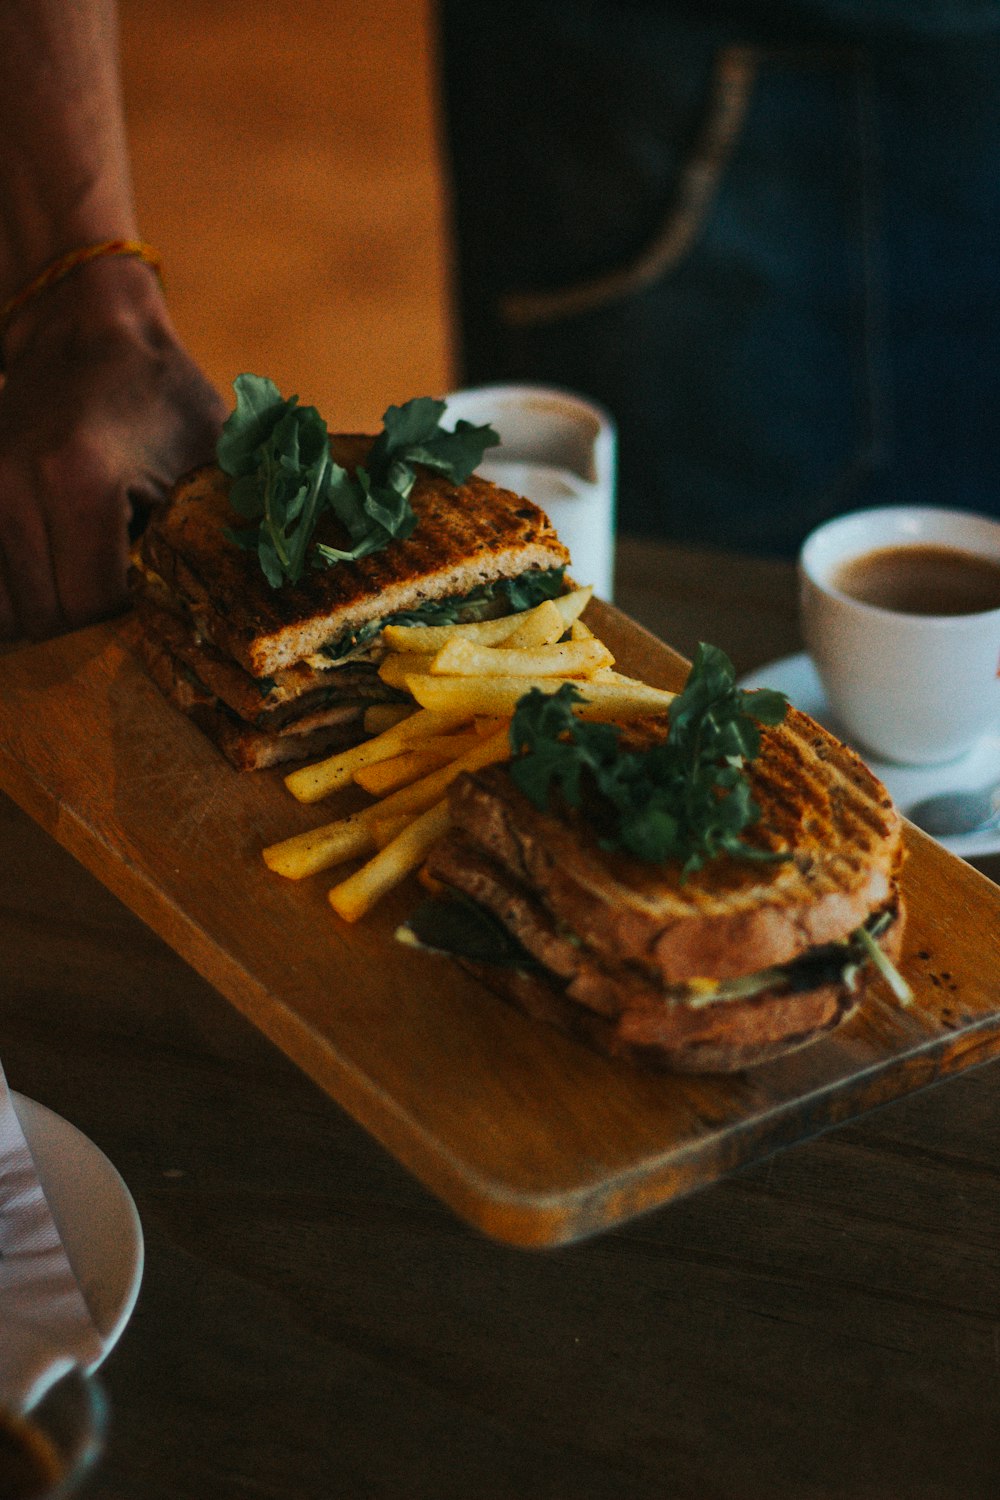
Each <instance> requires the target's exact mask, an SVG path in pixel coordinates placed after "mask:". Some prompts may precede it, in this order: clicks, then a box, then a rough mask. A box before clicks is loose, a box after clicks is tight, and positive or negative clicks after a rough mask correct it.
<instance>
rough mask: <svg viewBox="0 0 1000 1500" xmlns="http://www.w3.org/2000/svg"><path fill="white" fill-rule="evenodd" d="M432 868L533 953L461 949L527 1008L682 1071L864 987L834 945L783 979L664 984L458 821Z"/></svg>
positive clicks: (731, 1055)
mask: <svg viewBox="0 0 1000 1500" xmlns="http://www.w3.org/2000/svg"><path fill="white" fill-rule="evenodd" d="M426 873H427V875H428V876H429V879H430V883H431V884H432V886H433V887H434V888H435V889H440V888H441V887H443V888H444V889H445V890H452V891H458V892H460V893H461V894H462V895H463V896H465V897H467V898H468V899H469V900H471V901H473V902H474V903H475V904H476V905H477V906H480V907H482V908H484V909H485V910H486V911H488V912H490V913H492V915H493V916H494V917H496V918H497V919H498V920H499V921H500V922H501V923H502V924H503V926H504V927H505V928H506V929H507V931H508V932H510V933H511V934H512V935H513V936H514V937H515V938H516V939H517V940H518V942H519V943H520V945H521V947H522V948H523V950H524V954H525V959H526V962H525V964H524V965H518V964H517V963H515V962H513V961H509V962H506V963H504V964H502V965H493V964H487V963H474V962H472V961H470V960H469V959H467V958H461V959H459V962H460V963H461V965H462V967H463V968H465V969H466V970H467V972H469V973H471V974H473V975H474V976H475V977H476V978H477V979H479V980H480V981H482V982H483V983H484V984H486V985H487V986H488V988H490V989H492V990H493V991H494V992H495V993H497V994H499V995H501V996H503V997H504V998H505V999H507V1000H510V1001H511V1002H512V1003H514V1004H515V1005H517V1007H518V1008H519V1009H521V1010H523V1011H525V1013H526V1014H528V1015H530V1016H532V1017H534V1018H535V1019H538V1020H544V1021H546V1022H548V1023H549V1024H551V1025H554V1026H557V1027H558V1028H559V1029H560V1030H561V1031H565V1032H567V1033H569V1034H570V1035H572V1036H575V1037H578V1038H579V1039H581V1040H583V1041H586V1042H588V1043H589V1044H590V1045H592V1046H596V1047H597V1048H598V1049H599V1050H600V1051H602V1052H604V1053H606V1054H607V1055H608V1056H610V1057H618V1058H626V1059H628V1060H629V1061H632V1062H642V1063H645V1064H651V1065H654V1066H658V1067H664V1068H669V1069H671V1070H673V1071H679V1072H699V1073H702V1072H733V1071H736V1070H739V1069H743V1068H745V1067H748V1066H751V1065H757V1064H759V1063H761V1062H765V1061H768V1060H770V1059H772V1058H775V1057H777V1056H780V1055H783V1054H784V1053H786V1052H790V1051H793V1050H796V1049H797V1048H799V1047H802V1046H804V1045H805V1044H806V1043H807V1042H810V1041H813V1040H815V1039H816V1038H817V1037H818V1036H820V1035H821V1034H822V1033H823V1032H824V1031H828V1030H830V1029H832V1028H833V1027H835V1026H837V1025H839V1024H840V1023H841V1022H842V1021H843V1020H845V1019H847V1017H848V1016H850V1015H851V1014H852V1013H853V1011H854V1010H855V1009H856V1007H857V1005H858V1004H859V1003H860V1000H861V998H862V996H863V994H864V987H863V984H862V983H861V982H856V983H855V985H854V986H853V987H848V986H847V985H845V984H844V983H843V982H842V981H841V980H840V978H839V977H836V976H837V970H838V967H839V965H838V961H837V959H836V957H835V956H832V955H831V954H830V952H829V950H823V952H822V953H819V952H817V951H815V950H814V951H813V953H812V954H811V955H809V956H807V958H806V961H805V962H800V963H799V965H798V970H797V972H796V970H795V969H789V970H786V971H784V974H785V975H786V976H787V979H786V982H782V981H781V980H780V979H779V978H778V977H777V976H774V977H772V975H773V971H769V972H768V975H767V976H766V978H765V979H763V980H762V987H761V988H759V989H758V990H757V991H756V992H755V993H753V994H749V995H737V996H725V995H722V994H720V995H718V996H713V994H712V993H711V991H709V992H707V993H705V992H699V991H694V992H692V991H690V990H687V989H685V987H683V986H677V987H674V988H668V987H665V986H662V985H659V984H657V982H656V981H655V980H653V979H651V978H650V976H649V975H648V974H646V973H644V972H643V971H642V970H640V969H639V968H637V967H636V966H634V965H632V964H629V963H628V962H623V963H617V964H616V963H612V962H611V961H610V960H608V959H607V958H606V957H602V956H599V955H596V954H594V953H591V952H589V951H588V950H587V948H586V946H585V944H583V943H581V941H580V938H579V936H578V935H576V934H574V933H570V932H569V931H568V930H567V929H566V927H565V926H564V925H563V924H561V923H559V922H557V921H556V920H555V919H554V918H553V916H552V914H551V913H550V912H549V911H547V910H546V908H545V907H544V905H543V904H542V903H541V902H540V901H539V900H538V899H537V897H536V896H535V895H534V893H533V892H532V891H530V890H528V889H527V888H526V887H524V886H522V885H520V884H519V883H518V882H517V881H515V880H514V879H513V878H512V877H511V875H510V873H509V872H508V871H506V870H504V869H502V868H501V867H500V866H499V865H497V864H495V863H494V862H493V861H492V860H491V859H490V857H489V855H488V854H487V853H486V852H485V851H483V850H482V849H480V848H478V847H477V846H475V845H474V844H472V843H471V842H470V841H469V840H468V839H467V838H466V837H465V835H463V834H462V833H461V832H459V831H456V830H453V831H452V832H451V833H449V834H448V835H447V836H446V838H445V839H443V840H442V841H441V842H440V843H439V844H438V845H437V846H435V848H434V849H433V850H432V851H431V855H430V858H429V860H428V863H427V866H426ZM884 910H885V911H886V913H887V915H888V916H889V917H891V922H890V923H889V925H888V926H886V928H885V930H884V931H883V932H882V933H881V934H880V936H879V938H878V939H877V941H878V942H879V945H880V947H881V948H882V950H883V952H885V953H886V954H887V956H889V957H890V958H892V959H895V958H896V957H898V954H899V949H900V946H901V941H902V933H903V927H904V920H903V909H902V902H901V900H900V898H899V896H898V893H896V894H894V895H893V896H892V898H891V899H890V901H889V903H888V904H887V906H886V907H885V908H884ZM870 915H871V914H870ZM831 974H832V975H833V976H834V977H831Z"/></svg>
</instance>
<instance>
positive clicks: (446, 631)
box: [382, 586, 594, 652]
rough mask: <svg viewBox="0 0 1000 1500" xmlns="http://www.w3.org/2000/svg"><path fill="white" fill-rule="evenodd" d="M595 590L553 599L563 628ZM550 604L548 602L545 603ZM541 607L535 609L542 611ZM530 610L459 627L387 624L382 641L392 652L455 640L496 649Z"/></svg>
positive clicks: (437, 646)
mask: <svg viewBox="0 0 1000 1500" xmlns="http://www.w3.org/2000/svg"><path fill="white" fill-rule="evenodd" d="M593 592H594V590H593V588H592V587H589V586H588V587H587V588H582V589H571V590H570V592H569V593H568V594H560V595H559V598H558V599H553V600H551V603H552V604H554V605H555V607H556V609H557V610H558V611H559V613H560V615H561V616H562V620H563V629H564V630H568V629H569V627H570V626H571V625H572V623H573V621H574V620H575V619H577V618H578V617H579V616H580V615H581V614H582V613H583V611H584V610H585V609H586V607H587V605H588V604H589V603H590V600H591V597H592V596H593ZM546 602H549V601H546ZM540 607H541V606H536V608H540ZM531 613H532V611H531V610H522V611H521V612H519V613H518V614H513V615H502V616H501V617H500V618H499V619H496V620H469V621H466V622H465V623H464V624H460V625H387V626H386V627H385V629H384V630H383V631H382V639H383V641H384V642H385V644H386V645H387V646H388V647H389V649H390V650H391V651H407V652H413V651H439V650H440V649H441V647H442V646H445V645H447V643H448V641H450V640H451V639H452V637H453V636H454V637H456V638H458V639H459V640H470V641H474V642H475V643H476V645H477V646H497V645H499V644H500V642H501V641H505V640H506V639H507V637H508V636H509V635H510V634H511V632H512V631H514V630H517V629H518V628H519V627H520V625H521V624H522V622H523V621H524V618H525V616H526V615H528V614H531Z"/></svg>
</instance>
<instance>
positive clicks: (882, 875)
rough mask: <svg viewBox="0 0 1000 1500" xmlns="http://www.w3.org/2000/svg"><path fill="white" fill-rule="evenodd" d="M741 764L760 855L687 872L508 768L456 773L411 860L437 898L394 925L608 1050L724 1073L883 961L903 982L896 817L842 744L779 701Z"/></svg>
mask: <svg viewBox="0 0 1000 1500" xmlns="http://www.w3.org/2000/svg"><path fill="white" fill-rule="evenodd" d="M642 732H643V733H644V734H645V735H646V737H647V740H648V739H649V738H652V739H653V740H655V739H656V738H657V737H664V736H665V735H666V734H667V725H666V723H664V722H663V721H662V720H661V721H660V722H659V723H658V724H657V723H649V724H647V725H645V726H643V730H642ZM637 733H639V730H638V729H636V730H633V731H632V734H633V736H635V735H636V734H637ZM746 775H747V777H748V779H749V783H750V791H751V794H752V796H753V799H754V802H755V804H756V806H757V808H758V810H759V813H760V816H759V819H758V821H757V822H756V823H755V824H754V825H753V826H752V828H750V829H749V831H748V833H747V834H746V838H747V842H748V844H749V845H750V846H752V849H753V850H755V851H756V852H757V854H758V855H760V856H762V857H761V858H756V859H753V860H749V859H739V858H734V857H731V856H730V855H728V854H722V855H720V856H719V857H718V858H715V859H712V860H711V861H709V862H707V863H705V864H703V865H702V867H701V868H699V869H697V870H694V871H688V872H687V873H685V871H684V869H683V867H682V865H681V864H680V863H679V862H678V861H676V860H672V861H671V860H668V861H665V862H662V863H652V864H651V863H648V862H647V861H645V860H643V859H639V858H636V857H635V856H633V855H631V854H628V853H623V852H621V850H609V849H608V848H607V847H602V844H603V843H605V841H603V840H602V839H601V836H600V829H601V817H600V810H599V809H597V808H595V807H594V806H592V805H591V806H588V805H587V804H586V803H584V805H582V806H581V807H578V808H571V807H567V806H566V805H563V804H560V803H559V801H558V799H556V801H555V804H554V805H552V806H550V807H548V808H542V809H540V808H539V807H537V806H536V805H535V804H534V803H533V801H531V800H529V798H528V797H527V796H526V795H525V794H524V792H523V791H521V790H520V789H519V787H518V786H517V785H516V784H515V780H514V778H513V776H512V774H511V768H510V767H509V766H497V767H490V768H489V769H487V770H485V771H482V772H479V773H477V774H475V775H465V776H463V777H462V778H461V779H460V780H459V781H458V782H457V783H456V784H455V786H454V788H453V790H452V796H451V824H452V826H451V829H450V831H449V833H448V835H447V836H446V837H445V838H444V840H443V841H442V842H441V843H439V844H438V845H437V846H436V847H435V848H434V849H433V850H432V852H431V854H430V857H429V859H428V861H427V864H426V868H425V881H426V883H427V884H429V885H430V886H431V888H432V890H433V891H434V892H435V898H434V899H433V900H432V901H430V902H428V903H426V904H425V905H424V907H422V908H421V909H420V911H418V912H417V913H416V914H415V916H414V918H413V919H411V922H410V923H409V924H408V929H407V931H405V932H404V933H403V934H401V935H402V936H404V938H406V939H407V940H409V941H411V942H415V943H417V944H418V945H420V946H426V947H430V948H434V949H438V950H439V951H447V952H451V953H452V955H453V956H454V957H456V958H457V959H458V961H459V962H460V963H461V964H462V965H463V966H464V967H465V968H467V969H468V970H469V972H471V973H473V974H474V975H475V976H476V977H477V978H479V979H480V980H482V981H483V982H484V983H485V984H486V985H488V986H489V987H490V988H492V989H494V990H495V991H497V992H498V993H500V994H502V995H503V996H505V997H506V998H507V999H509V1000H511V1001H513V1002H514V1003H515V1004H516V1005H517V1006H519V1007H520V1008H521V1009H522V1010H524V1011H526V1012H527V1013H528V1014H529V1015H531V1016H534V1017H536V1018H539V1019H542V1020H545V1021H548V1022H550V1023H552V1024H553V1025H555V1026H557V1027H559V1028H561V1029H562V1030H564V1031H568V1032H570V1033H572V1034H573V1035H575V1036H577V1037H579V1038H581V1039H583V1040H585V1041H587V1042H589V1043H590V1044H592V1045H594V1046H596V1047H598V1048H599V1049H600V1050H602V1051H603V1052H605V1053H607V1054H609V1055H610V1056H612V1057H616V1058H627V1059H629V1060H631V1061H637V1062H644V1063H651V1064H653V1065H656V1066H659V1067H664V1068H668V1069H670V1070H673V1071H682V1072H723V1073H726V1072H733V1071H736V1070H741V1069H744V1068H747V1067H751V1066H755V1065H757V1064H759V1063H762V1062H765V1061H768V1060H770V1059H773V1058H776V1057H778V1056H780V1055H781V1054H783V1053H786V1052H789V1051H791V1050H793V1049H794V1048H797V1047H800V1046H802V1045H804V1044H805V1043H807V1042H810V1041H812V1040H814V1039H815V1038H816V1037H818V1036H821V1035H822V1034H824V1033H825V1032H827V1031H830V1030H831V1029H832V1028H834V1027H835V1026H837V1025H839V1024H840V1023H841V1022H842V1021H844V1020H845V1019H846V1018H848V1017H849V1016H850V1015H851V1014H852V1013H853V1011H854V1010H855V1009H856V1008H857V1006H858V1005H859V1003H860V1001H861V998H862V996H863V994H864V990H865V985H866V984H867V983H869V982H870V980H871V978H872V977H873V976H874V975H876V974H877V972H878V971H879V969H881V970H882V971H883V973H885V974H887V975H888V977H889V978H890V980H893V981H895V983H896V984H897V986H901V981H900V980H899V977H898V974H896V972H895V969H894V967H893V963H892V961H893V960H894V959H895V958H896V957H898V954H899V950H900V944H901V940H902V933H903V925H904V908H903V901H902V897H901V895H900V890H899V872H900V868H901V865H902V861H903V842H902V824H901V819H900V817H899V814H898V813H897V811H896V809H895V808H894V806H893V804H892V802H891V799H890V798H889V795H888V793H887V792H886V790H885V788H884V787H883V786H882V784H881V783H880V782H879V781H878V780H877V778H876V777H875V776H874V775H873V774H872V773H871V772H870V771H869V770H868V768H867V767H866V766H865V765H864V764H863V763H862V761H861V760H860V759H859V758H858V757H857V756H856V755H855V754H854V753H853V751H851V750H850V749H848V748H847V747H845V746H844V745H843V744H841V743H840V742H839V741H838V740H836V739H835V738H834V737H833V736H832V735H830V734H829V733H827V731H826V730H824V729H823V728H821V727H820V726H819V725H818V724H816V723H815V722H814V721H813V720H811V719H810V718H808V717H807V716H806V715H804V714H802V713H799V712H797V711H796V710H794V709H789V710H788V712H787V715H786V717H785V719H784V721H783V722H781V723H779V724H774V725H771V726H770V727H765V728H763V729H762V731H761V740H760V750H759V753H758V755H757V756H756V758H755V759H754V760H753V761H752V762H751V763H749V764H748V766H747V768H746ZM886 960H888V962H886Z"/></svg>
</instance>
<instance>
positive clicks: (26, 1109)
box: [10, 1090, 143, 1369]
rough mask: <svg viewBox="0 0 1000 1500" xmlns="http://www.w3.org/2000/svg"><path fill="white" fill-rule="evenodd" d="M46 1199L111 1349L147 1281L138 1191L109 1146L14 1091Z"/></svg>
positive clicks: (93, 1313) (15, 1109)
mask: <svg viewBox="0 0 1000 1500" xmlns="http://www.w3.org/2000/svg"><path fill="white" fill-rule="evenodd" d="M10 1097H11V1102H12V1103H13V1105H14V1111H15V1113H16V1115H17V1118H18V1119H19V1120H20V1122H21V1129H22V1130H23V1131H24V1138H25V1140H26V1141H27V1143H28V1149H29V1150H30V1152H31V1155H32V1158H33V1159H34V1163H35V1168H36V1170H37V1172H38V1177H39V1181H40V1182H41V1184H42V1189H43V1191H44V1193H45V1198H46V1201H47V1202H48V1205H49V1209H50V1210H51V1213H52V1217H53V1219H54V1220H55V1223H56V1228H57V1229H58V1230H59V1235H60V1238H61V1239H62V1242H63V1245H64V1246H65V1248H66V1254H67V1255H68V1257H69V1263H70V1265H71V1266H72V1267H73V1271H74V1273H75V1275H76V1279H77V1281H78V1282H79V1283H80V1289H81V1291H82V1292H83V1295H84V1298H85V1299H86V1302H87V1306H88V1307H89V1308H90V1315H91V1317H92V1318H93V1320H94V1324H95V1326H96V1328H97V1331H98V1333H99V1334H100V1336H101V1342H102V1343H103V1345H104V1349H103V1351H102V1353H101V1356H100V1358H99V1359H96V1360H95V1361H94V1363H93V1365H92V1366H91V1367H90V1368H91V1369H96V1368H97V1366H98V1365H99V1364H100V1363H101V1360H103V1359H104V1357H105V1355H107V1354H108V1353H109V1352H110V1350H111V1349H112V1348H113V1347H114V1345H115V1343H116V1342H117V1340H118V1337H119V1335H120V1334H121V1331H122V1329H123V1328H124V1327H125V1324H126V1323H127V1322H128V1320H129V1318H130V1317H131V1315H132V1309H133V1308H134V1307H135V1299H136V1297H137V1296H138V1295H139V1284H140V1282H141V1281H142V1265H143V1240H142V1226H141V1224H140V1223H139V1215H138V1213H137V1212H136V1207H135V1203H134V1202H133V1200H132V1194H131V1193H130V1192H129V1190H128V1188H127V1187H126V1186H125V1184H124V1182H123V1181H122V1179H121V1177H120V1176H119V1174H118V1172H117V1171H116V1170H115V1168H114V1167H113V1166H112V1165H111V1163H110V1162H109V1161H108V1158H107V1157H106V1156H105V1155H104V1152H103V1151H100V1150H98V1148H97V1147H96V1146H95V1145H94V1143H93V1141H91V1140H88V1138H87V1137H86V1136H85V1135H84V1134H83V1132H82V1131H79V1130H77V1128H76V1126H75V1125H70V1123H69V1122H68V1120H64V1119H62V1117H61V1116H60V1115H57V1114H53V1112H52V1110H51V1109H46V1107H45V1105H44V1104H37V1103H36V1102H35V1100H33V1099H26V1098H25V1097H24V1095H23V1094H15V1093H14V1092H13V1090H12V1091H11V1096H10Z"/></svg>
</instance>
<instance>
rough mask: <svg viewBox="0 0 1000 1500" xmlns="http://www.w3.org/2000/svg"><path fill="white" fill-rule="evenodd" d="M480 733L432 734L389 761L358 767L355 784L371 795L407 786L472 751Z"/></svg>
mask: <svg viewBox="0 0 1000 1500" xmlns="http://www.w3.org/2000/svg"><path fill="white" fill-rule="evenodd" d="M479 738H480V736H479V735H478V734H477V733H476V732H475V731H474V730H470V732H469V733H468V734H442V735H435V736H433V737H432V738H431V739H428V740H425V741H424V742H423V743H422V744H420V745H417V746H415V747H414V748H413V749H412V750H403V751H401V752H400V754H399V755H394V756H393V757H392V758H391V760H381V761H378V762H377V763H376V764H375V765H373V766H361V767H360V768H359V769H358V770H357V771H355V773H354V780H355V781H356V782H357V784H358V786H360V787H364V789H365V791H366V792H370V793H371V794H372V796H373V797H385V796H387V795H388V793H389V792H394V791H395V790H396V788H397V787H401V786H407V785H408V784H409V782H411V781H416V780H417V778H418V777H419V776H424V775H426V774H427V772H428V771H434V770H436V769H437V767H438V766H443V765H446V764H447V763H448V761H449V760H454V759H455V757H456V756H459V755H463V754H464V753H465V751H466V750H471V749H472V747H473V745H475V744H476V743H477V742H478V740H479Z"/></svg>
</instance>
